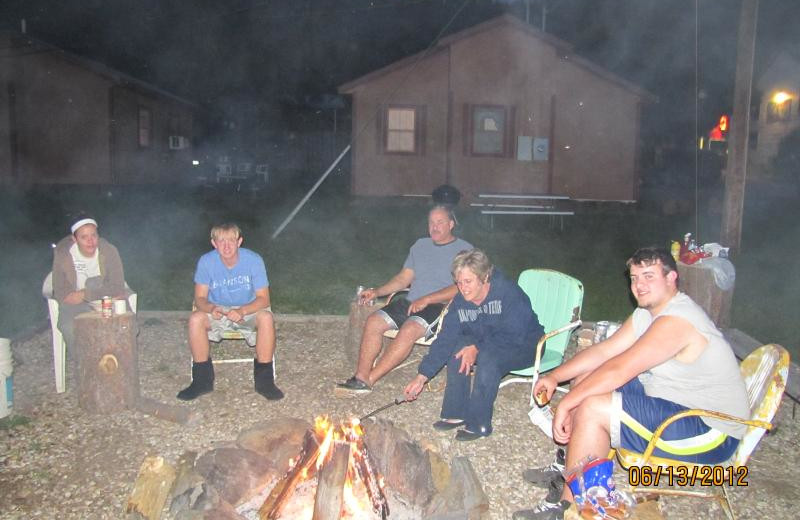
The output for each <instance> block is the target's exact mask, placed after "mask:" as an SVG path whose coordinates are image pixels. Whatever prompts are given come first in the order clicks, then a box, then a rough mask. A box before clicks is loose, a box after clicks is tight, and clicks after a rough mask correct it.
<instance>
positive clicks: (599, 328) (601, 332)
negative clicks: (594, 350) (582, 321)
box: [594, 321, 608, 343]
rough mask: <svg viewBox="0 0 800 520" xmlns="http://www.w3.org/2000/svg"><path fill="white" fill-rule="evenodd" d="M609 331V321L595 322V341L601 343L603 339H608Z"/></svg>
mask: <svg viewBox="0 0 800 520" xmlns="http://www.w3.org/2000/svg"><path fill="white" fill-rule="evenodd" d="M607 333H608V322H607V321H598V322H597V323H595V324H594V342H595V343H600V342H601V341H603V340H605V339H606V334H607Z"/></svg>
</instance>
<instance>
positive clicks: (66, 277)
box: [53, 216, 125, 347]
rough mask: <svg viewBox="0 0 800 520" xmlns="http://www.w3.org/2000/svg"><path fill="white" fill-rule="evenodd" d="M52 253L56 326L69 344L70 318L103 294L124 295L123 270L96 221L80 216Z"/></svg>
mask: <svg viewBox="0 0 800 520" xmlns="http://www.w3.org/2000/svg"><path fill="white" fill-rule="evenodd" d="M70 231H71V232H72V234H71V235H67V236H66V237H64V238H63V239H61V240H60V241H59V242H58V244H57V245H56V248H55V251H54V255H53V298H55V299H56V300H57V301H58V303H59V314H58V328H59V330H60V331H61V334H62V335H63V336H64V341H65V342H66V344H67V347H71V346H72V340H73V337H74V334H73V325H72V320H73V318H74V317H75V316H77V315H78V314H80V313H82V312H87V311H89V310H91V306H90V305H89V303H90V302H94V301H97V300H100V299H101V298H103V297H104V296H110V297H112V298H124V297H125V273H124V271H123V269H122V260H121V259H120V257H119V252H118V251H117V248H116V247H114V246H113V245H111V243H109V242H108V241H107V240H105V239H103V238H100V236H99V235H98V234H97V221H95V220H94V219H93V218H89V217H86V216H80V217H78V218H77V219H75V220H74V221H73V224H72V226H70Z"/></svg>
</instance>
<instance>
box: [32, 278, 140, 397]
mask: <svg viewBox="0 0 800 520" xmlns="http://www.w3.org/2000/svg"><path fill="white" fill-rule="evenodd" d="M125 290H126V291H127V292H128V293H129V294H128V305H129V306H130V308H131V310H132V311H133V312H134V313H135V312H136V303H137V300H138V297H137V295H136V293H135V292H133V291H131V288H130V287H128V283H127V282H125ZM42 296H44V297H45V299H46V300H47V309H48V311H49V314H50V330H51V332H52V337H53V366H54V368H55V372H56V392H58V393H59V394H60V393H63V392H64V390H65V389H66V387H65V381H66V369H67V367H66V353H67V344H66V343H64V337H63V336H62V335H61V331H60V330H58V308H59V304H58V301H57V300H56V299H55V298H53V273H52V271H51V272H49V273H47V276H45V278H44V282H43V283H42Z"/></svg>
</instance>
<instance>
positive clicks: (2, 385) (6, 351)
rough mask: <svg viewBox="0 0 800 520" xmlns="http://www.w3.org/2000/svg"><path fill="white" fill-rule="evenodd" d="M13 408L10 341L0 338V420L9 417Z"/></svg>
mask: <svg viewBox="0 0 800 520" xmlns="http://www.w3.org/2000/svg"><path fill="white" fill-rule="evenodd" d="M13 407H14V363H13V360H12V358H11V340H10V339H8V338H0V418H3V417H6V416H8V415H11V410H12V409H13Z"/></svg>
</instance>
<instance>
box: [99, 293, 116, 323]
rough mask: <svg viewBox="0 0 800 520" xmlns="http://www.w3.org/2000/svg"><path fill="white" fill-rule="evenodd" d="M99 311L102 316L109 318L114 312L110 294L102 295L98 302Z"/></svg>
mask: <svg viewBox="0 0 800 520" xmlns="http://www.w3.org/2000/svg"><path fill="white" fill-rule="evenodd" d="M100 312H101V313H102V314H103V317H104V318H110V317H111V316H112V315H113V314H114V301H113V300H112V299H111V296H103V300H102V303H101V304H100Z"/></svg>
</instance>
